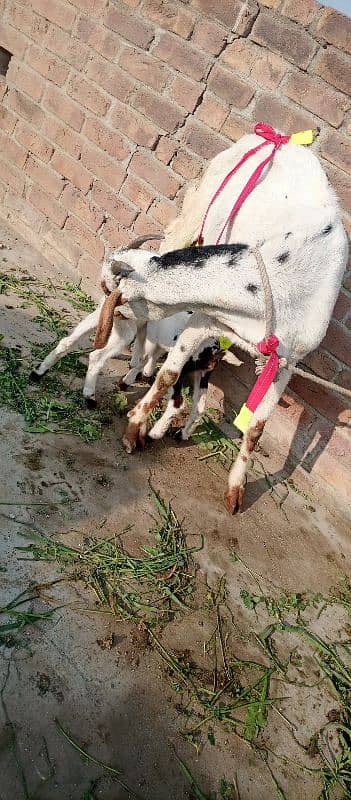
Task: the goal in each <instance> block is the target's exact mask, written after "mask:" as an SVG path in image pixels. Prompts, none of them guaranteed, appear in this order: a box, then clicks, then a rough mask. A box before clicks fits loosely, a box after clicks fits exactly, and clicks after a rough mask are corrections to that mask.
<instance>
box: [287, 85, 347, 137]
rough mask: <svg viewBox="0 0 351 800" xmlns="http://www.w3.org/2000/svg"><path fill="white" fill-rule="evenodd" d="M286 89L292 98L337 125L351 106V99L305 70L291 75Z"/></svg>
mask: <svg viewBox="0 0 351 800" xmlns="http://www.w3.org/2000/svg"><path fill="white" fill-rule="evenodd" d="M285 91H286V94H287V96H288V97H290V98H291V100H295V101H296V103H299V104H300V105H302V106H304V108H307V109H308V111H312V113H313V114H317V116H318V117H321V118H322V119H325V120H326V121H327V122H329V123H330V124H331V125H334V126H335V127H338V126H339V125H341V123H342V121H343V119H344V116H345V113H346V111H348V109H349V108H350V106H351V100H349V99H348V98H346V97H344V96H343V95H341V94H339V93H338V92H336V91H335V90H334V89H331V88H330V87H329V86H328V85H327V84H326V83H324V81H320V80H318V78H313V77H311V75H306V74H305V73H303V72H296V73H295V74H292V75H290V77H289V81H288V85H287V87H286V89H285Z"/></svg>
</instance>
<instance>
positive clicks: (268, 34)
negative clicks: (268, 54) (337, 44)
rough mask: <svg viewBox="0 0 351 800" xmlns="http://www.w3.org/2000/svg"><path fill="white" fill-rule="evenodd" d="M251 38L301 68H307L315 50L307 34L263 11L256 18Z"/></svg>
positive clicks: (315, 47)
mask: <svg viewBox="0 0 351 800" xmlns="http://www.w3.org/2000/svg"><path fill="white" fill-rule="evenodd" d="M251 37H252V39H253V40H254V41H255V42H257V43H258V44H262V45H263V46H264V47H268V48H269V49H270V50H273V52H276V51H278V53H281V55H282V56H284V58H287V59H288V60H289V61H293V62H294V64H297V66H298V67H303V68H306V67H308V65H309V63H310V61H311V60H312V58H313V56H314V54H315V52H316V49H317V44H316V42H314V41H313V39H312V36H310V35H309V33H306V31H303V30H301V28H298V27H297V26H296V25H294V24H293V23H292V22H288V21H287V20H285V19H282V18H281V17H275V16H273V15H272V14H269V13H266V12H265V11H261V13H260V14H259V16H258V17H257V20H256V22H255V24H254V26H253V29H252V34H251Z"/></svg>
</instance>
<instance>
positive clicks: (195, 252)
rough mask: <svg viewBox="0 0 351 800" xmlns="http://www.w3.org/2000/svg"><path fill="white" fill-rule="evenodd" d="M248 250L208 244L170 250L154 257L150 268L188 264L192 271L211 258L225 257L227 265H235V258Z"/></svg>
mask: <svg viewBox="0 0 351 800" xmlns="http://www.w3.org/2000/svg"><path fill="white" fill-rule="evenodd" d="M247 249H248V245H247V244H216V245H213V244H210V245H205V246H204V247H185V248H184V249H183V250H172V251H171V252H170V253H164V255H162V256H154V257H153V258H152V259H151V261H150V266H151V267H155V268H156V269H175V268H176V267H182V266H183V265H184V264H189V266H192V267H193V268H194V269H201V268H202V267H203V266H204V265H205V263H206V262H207V260H208V259H209V258H212V256H223V255H224V256H227V258H228V261H229V264H230V265H232V264H235V262H236V259H237V257H238V256H239V255H240V253H243V252H244V250H247Z"/></svg>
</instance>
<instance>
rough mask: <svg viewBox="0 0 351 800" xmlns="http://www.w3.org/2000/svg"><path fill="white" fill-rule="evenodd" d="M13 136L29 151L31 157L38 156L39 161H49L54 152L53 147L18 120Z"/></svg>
mask: <svg viewBox="0 0 351 800" xmlns="http://www.w3.org/2000/svg"><path fill="white" fill-rule="evenodd" d="M15 136H16V139H17V141H18V142H20V144H22V145H23V147H25V148H26V150H29V152H30V153H33V155H35V156H38V158H40V160H41V161H50V158H51V156H52V154H53V152H54V148H53V146H52V145H51V144H50V143H49V142H47V141H46V140H45V139H43V138H42V137H41V136H40V134H39V133H37V131H36V130H33V128H31V127H30V126H29V125H27V123H26V122H23V120H18V122H17V125H16V131H15Z"/></svg>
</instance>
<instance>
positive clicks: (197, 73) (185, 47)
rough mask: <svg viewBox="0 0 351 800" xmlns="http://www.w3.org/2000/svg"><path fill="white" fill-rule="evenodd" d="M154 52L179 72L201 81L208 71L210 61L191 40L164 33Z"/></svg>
mask: <svg viewBox="0 0 351 800" xmlns="http://www.w3.org/2000/svg"><path fill="white" fill-rule="evenodd" d="M153 53H154V55H155V56H157V58H159V59H161V61H165V62H166V64H171V66H172V67H175V69H178V70H179V72H181V73H182V74H183V73H185V75H188V76H189V78H193V79H194V80H196V81H200V80H201V79H202V78H203V77H204V76H205V74H206V73H207V70H208V67H209V64H210V61H209V58H208V56H206V55H205V53H203V52H201V50H197V49H196V48H195V47H193V46H192V45H191V44H190V43H189V42H182V41H181V40H180V39H177V38H176V37H175V36H172V35H171V34H170V33H162V34H161V36H160V40H159V42H158V44H157V45H156V47H154V49H153Z"/></svg>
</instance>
